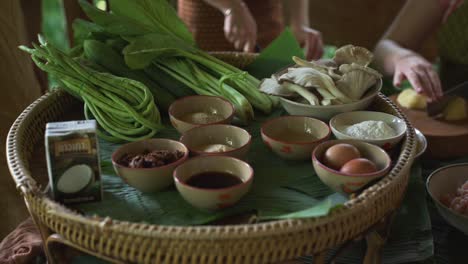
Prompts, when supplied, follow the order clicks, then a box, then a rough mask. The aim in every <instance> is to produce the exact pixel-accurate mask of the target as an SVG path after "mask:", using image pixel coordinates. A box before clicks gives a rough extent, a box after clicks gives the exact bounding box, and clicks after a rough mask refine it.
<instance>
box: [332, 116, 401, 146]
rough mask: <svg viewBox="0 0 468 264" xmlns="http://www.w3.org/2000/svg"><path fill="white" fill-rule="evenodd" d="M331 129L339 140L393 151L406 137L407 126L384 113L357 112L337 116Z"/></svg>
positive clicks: (398, 119) (396, 118)
mask: <svg viewBox="0 0 468 264" xmlns="http://www.w3.org/2000/svg"><path fill="white" fill-rule="evenodd" d="M330 127H331V129H332V132H333V134H334V135H335V137H336V138H337V139H355V140H360V141H364V142H367V143H371V144H374V145H377V146H380V147H382V148H383V149H386V150H388V149H391V148H393V147H394V146H395V145H397V144H398V143H399V142H400V141H401V140H402V139H403V137H404V136H405V133H406V129H407V128H406V124H405V122H404V121H403V120H401V119H400V118H398V117H396V116H394V115H390V114H387V113H382V112H373V111H355V112H348V113H342V114H339V115H336V116H335V117H333V118H332V119H331V120H330Z"/></svg>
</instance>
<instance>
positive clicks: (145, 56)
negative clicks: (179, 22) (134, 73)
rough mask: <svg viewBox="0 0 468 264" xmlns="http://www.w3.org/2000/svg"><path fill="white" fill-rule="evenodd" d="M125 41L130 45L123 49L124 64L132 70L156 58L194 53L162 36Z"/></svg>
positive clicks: (168, 37)
mask: <svg viewBox="0 0 468 264" xmlns="http://www.w3.org/2000/svg"><path fill="white" fill-rule="evenodd" d="M127 40H129V41H130V44H129V45H128V46H127V47H125V49H124V50H123V53H124V55H125V62H126V63H127V65H128V66H129V67H130V68H132V69H141V68H145V67H147V66H148V65H150V64H151V62H152V61H153V60H154V59H155V58H158V57H162V56H169V57H171V56H177V55H179V50H183V51H195V49H194V48H192V47H191V46H188V45H186V44H184V43H183V42H181V41H179V40H178V39H175V38H173V37H171V36H169V35H164V34H156V33H152V34H147V35H143V36H140V37H134V38H128V39H127Z"/></svg>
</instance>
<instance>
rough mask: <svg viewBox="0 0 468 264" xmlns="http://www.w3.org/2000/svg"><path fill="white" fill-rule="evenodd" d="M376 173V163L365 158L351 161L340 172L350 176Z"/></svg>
mask: <svg viewBox="0 0 468 264" xmlns="http://www.w3.org/2000/svg"><path fill="white" fill-rule="evenodd" d="M376 171H377V166H375V164H374V162H372V161H370V160H368V159H364V158H359V159H353V160H350V161H348V162H346V164H345V165H343V167H341V170H340V172H343V173H349V174H365V173H373V172H376Z"/></svg>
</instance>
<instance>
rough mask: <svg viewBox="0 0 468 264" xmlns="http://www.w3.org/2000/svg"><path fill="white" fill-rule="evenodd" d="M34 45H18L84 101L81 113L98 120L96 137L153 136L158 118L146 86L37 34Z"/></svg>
mask: <svg viewBox="0 0 468 264" xmlns="http://www.w3.org/2000/svg"><path fill="white" fill-rule="evenodd" d="M39 42H40V45H37V44H35V43H33V47H34V48H32V49H31V48H28V47H25V46H21V47H20V49H22V50H24V51H26V52H28V53H30V54H31V57H32V59H33V61H34V62H35V63H36V65H37V66H38V67H39V68H40V69H42V70H43V71H46V72H48V73H50V74H52V75H54V76H55V77H56V78H58V79H59V80H60V81H61V82H62V83H63V88H64V89H65V90H66V91H67V92H69V93H70V94H72V95H74V96H76V97H77V98H79V99H81V100H82V101H84V109H85V116H86V118H87V119H89V118H91V117H92V118H94V119H96V120H97V122H98V123H99V126H100V129H99V130H98V134H99V136H100V137H102V138H104V139H106V140H108V141H111V142H121V141H136V140H140V139H145V138H150V137H152V136H154V135H155V134H156V133H157V132H158V131H159V130H160V129H161V128H162V125H161V118H160V114H159V111H158V108H157V107H156V105H155V103H154V100H153V95H152V94H151V92H150V91H149V90H148V88H147V87H146V86H145V85H144V84H142V83H140V82H138V81H134V80H131V79H126V78H121V77H117V76H114V75H111V74H109V73H102V72H98V71H96V70H94V69H92V68H90V67H88V66H86V65H84V63H82V62H81V61H80V60H79V59H77V58H72V57H71V56H70V55H67V54H65V53H63V52H61V51H60V50H58V49H57V48H56V47H54V46H53V45H51V44H50V43H48V42H46V41H45V40H44V39H42V38H41V37H39Z"/></svg>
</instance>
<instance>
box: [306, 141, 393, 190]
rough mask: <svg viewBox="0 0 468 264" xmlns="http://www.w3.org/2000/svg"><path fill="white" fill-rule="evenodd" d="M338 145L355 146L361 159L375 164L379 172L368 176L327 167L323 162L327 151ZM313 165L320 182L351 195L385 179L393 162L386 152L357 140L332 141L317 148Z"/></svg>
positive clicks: (313, 154) (313, 156)
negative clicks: (379, 179) (376, 181)
mask: <svg viewBox="0 0 468 264" xmlns="http://www.w3.org/2000/svg"><path fill="white" fill-rule="evenodd" d="M338 143H348V144H351V145H353V146H355V147H356V148H357V149H358V150H359V152H360V153H361V157H363V158H367V159H369V160H370V161H372V162H374V163H375V165H376V166H377V169H378V171H376V172H374V173H367V174H349V173H342V172H339V171H337V170H334V169H331V168H329V167H327V166H326V165H325V164H324V163H323V162H322V161H323V156H324V154H325V151H326V150H327V149H328V148H329V147H331V146H333V145H335V144H338ZM312 163H313V166H314V169H315V172H316V173H317V175H318V176H319V178H320V180H322V182H323V183H325V184H326V185H327V186H328V187H330V188H332V189H333V190H335V191H337V192H340V193H344V194H351V193H354V192H356V191H359V190H360V189H362V188H363V187H364V186H366V185H367V184H368V183H370V182H371V181H374V180H376V179H378V178H380V177H383V176H384V175H385V174H386V173H387V172H388V171H389V170H390V165H391V160H390V157H389V156H388V154H387V152H385V150H383V149H382V148H380V147H378V146H376V145H373V144H369V143H366V142H362V141H357V140H330V141H327V142H323V143H322V144H320V145H318V146H317V147H316V148H315V150H314V152H313V153H312Z"/></svg>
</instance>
